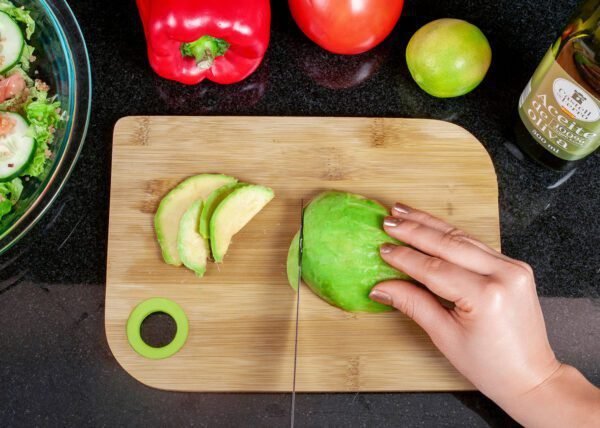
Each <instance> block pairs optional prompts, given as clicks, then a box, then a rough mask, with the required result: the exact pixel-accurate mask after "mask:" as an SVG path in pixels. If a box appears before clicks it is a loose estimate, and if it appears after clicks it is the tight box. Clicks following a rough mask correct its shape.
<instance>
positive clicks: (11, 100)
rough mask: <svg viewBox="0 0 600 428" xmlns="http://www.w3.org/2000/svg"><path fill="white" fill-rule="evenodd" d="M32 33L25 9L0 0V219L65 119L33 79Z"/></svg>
mask: <svg viewBox="0 0 600 428" xmlns="http://www.w3.org/2000/svg"><path fill="white" fill-rule="evenodd" d="M34 32H35V21H34V20H33V18H32V17H31V14H30V12H29V11H28V10H27V9H25V8H24V7H16V6H15V5H13V4H12V3H11V2H10V1H8V0H0V220H2V217H4V216H5V215H7V214H9V213H10V212H11V211H12V210H13V206H14V205H16V204H17V203H18V201H19V199H20V198H21V194H22V192H23V182H24V181H28V180H31V179H38V178H39V177H40V176H41V175H42V174H43V173H44V171H45V165H46V164H47V162H48V161H49V160H50V159H51V158H52V155H53V152H52V145H53V142H54V134H55V132H56V129H57V128H58V127H60V126H63V124H64V121H65V116H64V112H63V110H62V109H61V105H60V101H58V100H57V99H56V96H52V95H51V94H50V90H51V88H50V87H49V86H48V84H47V83H45V82H44V81H43V80H42V79H40V78H38V77H36V71H35V66H34V63H35V61H36V52H35V49H34V48H33V47H32V46H31V45H30V44H29V43H28V42H29V40H30V39H31V36H32V35H33V34H34Z"/></svg>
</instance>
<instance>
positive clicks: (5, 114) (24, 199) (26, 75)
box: [0, 0, 91, 254]
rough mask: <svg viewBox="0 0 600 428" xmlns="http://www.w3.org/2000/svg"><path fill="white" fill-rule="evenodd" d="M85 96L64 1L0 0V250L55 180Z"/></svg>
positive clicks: (86, 72) (82, 128)
mask: <svg viewBox="0 0 600 428" xmlns="http://www.w3.org/2000/svg"><path fill="white" fill-rule="evenodd" d="M90 100H91V77H90V66H89V58H88V54H87V49H86V46H85V42H84V40H83V36H82V34H81V30H80V28H79V25H78V24H77V21H76V19H75V17H74V15H73V13H72V11H71V9H70V8H69V6H68V5H67V3H66V2H65V0H37V1H26V0H0V254H1V253H3V252H4V251H6V250H7V249H8V248H9V247H10V246H11V245H12V244H13V243H15V242H16V241H17V240H18V239H19V238H21V237H22V236H23V235H24V234H25V233H26V232H27V231H28V230H29V229H30V228H31V227H32V226H33V224H35V222H36V221H37V220H38V219H39V218H40V217H41V215H42V214H43V213H44V212H45V211H46V210H47V208H48V207H49V206H50V204H51V203H52V201H53V200H54V199H55V198H56V196H57V194H58V192H59V191H60V189H61V188H62V187H63V184H64V183H65V181H66V179H67V178H68V176H69V174H70V172H71V170H72V169H73V166H74V164H75V162H76V160H77V158H78V156H79V153H80V151H81V147H82V145H83V141H84V139H85V134H86V131H87V126H88V123H89V113H90Z"/></svg>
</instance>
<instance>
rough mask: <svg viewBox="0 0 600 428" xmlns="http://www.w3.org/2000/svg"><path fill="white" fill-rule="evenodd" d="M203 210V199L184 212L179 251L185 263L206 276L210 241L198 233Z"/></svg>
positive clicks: (197, 272)
mask: <svg viewBox="0 0 600 428" xmlns="http://www.w3.org/2000/svg"><path fill="white" fill-rule="evenodd" d="M201 211H202V199H200V200H198V201H196V202H194V203H193V204H192V206H191V207H189V208H188V210H187V211H186V212H185V214H183V217H181V221H180V222H179V232H178V234H177V251H178V252H179V257H180V258H181V261H182V262H183V265H184V266H185V267H186V268H188V269H190V270H192V271H194V272H195V273H196V275H197V276H204V272H206V259H207V258H208V252H209V250H208V241H207V240H206V239H205V238H203V237H202V236H201V235H200V233H198V222H199V219H200V212H201Z"/></svg>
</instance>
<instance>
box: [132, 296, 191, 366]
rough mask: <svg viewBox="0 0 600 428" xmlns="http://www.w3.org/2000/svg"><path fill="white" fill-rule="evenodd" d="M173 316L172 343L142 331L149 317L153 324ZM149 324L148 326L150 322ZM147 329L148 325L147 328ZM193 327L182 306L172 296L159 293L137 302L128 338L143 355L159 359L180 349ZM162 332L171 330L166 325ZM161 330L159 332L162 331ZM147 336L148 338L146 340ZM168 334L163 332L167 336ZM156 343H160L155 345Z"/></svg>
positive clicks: (150, 322) (134, 348)
mask: <svg viewBox="0 0 600 428" xmlns="http://www.w3.org/2000/svg"><path fill="white" fill-rule="evenodd" d="M169 319H170V320H171V321H172V322H173V323H174V330H175V332H174V334H173V335H172V337H171V340H169V341H168V343H166V344H164V346H161V345H163V343H165V341H163V340H159V341H158V342H155V341H154V339H155V338H156V336H154V335H152V334H150V335H148V336H146V334H145V333H143V332H142V330H143V328H142V325H143V324H144V323H145V322H146V321H147V320H148V322H149V325H150V327H152V324H153V323H155V322H157V323H158V322H160V323H163V325H164V321H167V322H168V320H169ZM146 327H147V326H146ZM144 330H145V328H144ZM188 331H189V324H188V319H187V316H186V315H185V312H183V309H181V306H179V305H178V304H177V303H175V302H173V301H172V300H169V299H163V298H160V297H155V298H152V299H148V300H145V301H143V302H142V303H140V304H139V305H137V306H136V307H135V308H134V309H133V311H131V314H130V315H129V319H128V320H127V340H128V341H129V345H131V347H132V348H133V350H134V351H135V352H137V353H138V354H140V355H141V356H142V357H146V358H150V359H153V360H159V359H162V358H168V357H170V356H172V355H173V354H175V353H176V352H177V351H179V350H180V349H181V348H182V347H183V345H184V344H185V341H186V340H187V336H188ZM162 333H167V330H165V329H164V327H163V329H162ZM162 333H160V332H159V334H162ZM143 336H145V337H146V338H147V339H148V342H150V343H148V342H147V341H145V340H144V338H143ZM164 337H165V335H162V339H164ZM153 345H156V346H153Z"/></svg>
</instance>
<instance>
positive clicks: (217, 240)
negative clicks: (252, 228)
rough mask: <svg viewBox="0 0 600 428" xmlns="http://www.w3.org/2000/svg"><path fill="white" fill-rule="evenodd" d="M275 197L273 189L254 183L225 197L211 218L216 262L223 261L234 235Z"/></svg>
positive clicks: (211, 233)
mask: <svg viewBox="0 0 600 428" xmlns="http://www.w3.org/2000/svg"><path fill="white" fill-rule="evenodd" d="M273 197H274V193H273V190H272V189H269V188H268V187H264V186H258V185H254V184H252V185H247V186H244V187H241V188H239V189H237V190H234V191H233V192H231V193H230V194H229V195H228V196H227V197H226V198H225V199H223V201H222V202H221V203H220V204H219V205H218V206H217V208H215V211H214V212H213V215H212V217H211V219H210V248H211V250H212V255H213V259H214V260H215V262H217V263H220V262H222V261H223V257H225V253H227V249H228V248H229V244H231V238H232V237H233V235H235V234H236V233H238V232H239V231H240V230H242V228H243V227H244V226H245V225H246V224H248V222H249V221H250V220H252V218H253V217H254V216H255V215H256V214H258V213H259V212H260V210H262V209H263V208H264V207H265V205H267V204H268V203H269V202H270V201H271V199H273Z"/></svg>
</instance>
